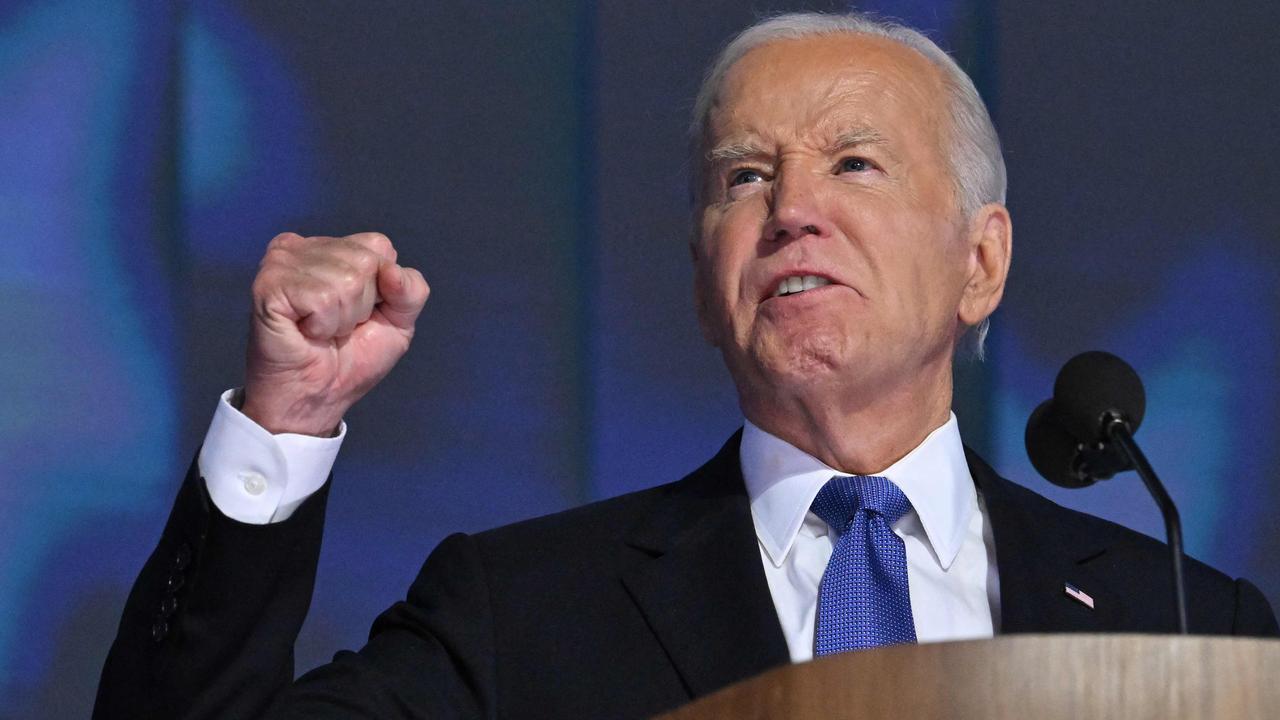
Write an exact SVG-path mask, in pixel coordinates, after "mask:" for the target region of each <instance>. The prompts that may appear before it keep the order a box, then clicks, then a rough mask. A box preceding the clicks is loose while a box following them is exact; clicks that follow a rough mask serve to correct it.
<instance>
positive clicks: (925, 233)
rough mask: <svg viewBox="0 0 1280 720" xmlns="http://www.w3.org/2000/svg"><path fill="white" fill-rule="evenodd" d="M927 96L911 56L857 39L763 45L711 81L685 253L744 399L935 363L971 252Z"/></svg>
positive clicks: (936, 112) (949, 339) (933, 102)
mask: <svg viewBox="0 0 1280 720" xmlns="http://www.w3.org/2000/svg"><path fill="white" fill-rule="evenodd" d="M944 97H945V95H944V91H943V88H942V81H941V75H940V73H939V71H938V70H937V69H936V68H934V66H933V65H932V64H931V63H930V62H929V61H928V60H926V59H925V58H924V57H923V56H920V55H919V54H918V53H916V52H914V51H912V50H909V49H907V48H905V47H903V46H901V45H898V44H896V43H894V42H891V41H888V40H885V39H883V38H876V37H870V36H861V35H850V34H837V35H829V36H824V37H817V38H806V39H800V40H782V41H777V42H773V43H770V44H767V45H764V46H762V47H759V48H756V49H754V50H752V51H751V52H749V53H748V54H747V55H745V56H744V57H743V58H742V59H741V60H740V61H738V62H737V63H736V64H735V65H734V66H733V67H732V68H731V69H730V71H729V73H728V74H727V75H726V77H725V79H724V82H723V84H722V85H721V89H720V93H719V95H718V99H717V102H716V103H715V105H714V107H713V108H712V111H711V115H710V118H709V122H708V127H707V135H706V140H705V143H704V148H705V149H706V150H707V151H708V156H709V157H710V158H711V159H709V160H707V162H706V165H705V166H704V168H705V172H704V175H705V180H704V183H703V187H702V196H701V197H702V208H701V221H700V236H699V238H698V239H697V240H695V241H694V247H693V249H694V261H695V265H696V283H697V287H696V290H697V300H698V309H699V319H700V321H701V323H702V327H703V331H704V333H705V334H706V335H707V338H708V339H709V340H710V341H711V342H712V343H713V344H714V345H716V346H717V347H719V348H720V349H721V351H722V353H723V354H724V357H725V360H726V363H727V364H728V366H729V370H730V372H731V373H732V374H733V376H734V379H735V381H736V383H737V385H738V389H739V394H740V396H741V399H742V401H743V404H744V408H745V407H747V406H750V405H752V404H753V403H755V402H765V403H768V402H770V400H769V399H768V398H771V397H774V396H775V395H776V394H777V393H778V392H780V391H781V392H786V391H788V390H789V389H790V390H796V389H801V390H803V389H804V388H806V387H807V388H810V389H813V388H817V389H823V388H825V387H827V386H829V385H830V384H831V383H838V384H839V385H840V386H841V387H846V388H847V387H849V386H850V383H853V384H854V386H855V387H857V388H861V389H863V390H867V391H871V392H874V391H876V390H877V389H886V388H890V387H893V386H894V384H895V383H900V382H901V381H903V380H907V381H910V380H911V378H914V377H924V376H928V375H929V373H928V372H926V370H927V369H928V368H932V369H934V370H936V369H937V368H940V367H943V366H945V368H946V369H947V370H948V372H949V368H950V361H951V353H952V351H953V346H954V341H955V337H956V332H957V327H958V325H957V307H958V305H959V304H960V302H961V298H962V294H963V291H964V286H965V282H966V277H967V276H968V274H969V268H970V266H971V258H970V252H969V248H968V247H967V245H968V244H967V242H966V224H965V223H964V222H963V220H962V218H961V217H960V213H959V211H958V209H957V203H956V199H955V196H954V190H953V188H954V185H953V182H952V177H951V175H950V167H949V165H948V163H947V158H946V142H947V139H946V137H947V127H948V126H947V125H946V120H945V118H944V112H945V104H944V102H945V101H944ZM814 278H817V281H816V282H817V285H818V286H817V287H814V288H813V289H806V290H803V291H802V292H798V293H794V294H780V291H783V292H787V293H790V292H791V291H792V290H797V289H803V288H809V287H811V286H813V285H814V284H815V280H814ZM797 284H799V287H797ZM784 287H785V289H784ZM934 374H936V373H934ZM749 414H750V413H749Z"/></svg>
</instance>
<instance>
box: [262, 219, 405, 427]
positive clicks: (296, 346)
mask: <svg viewBox="0 0 1280 720" xmlns="http://www.w3.org/2000/svg"><path fill="white" fill-rule="evenodd" d="M429 293H430V288H429V287H428V286H427V281H426V280H425V279H424V278H423V277H422V273H420V272H418V271H417V270H414V269H413V268H406V267H401V266H400V265H397V264H396V250H395V248H394V247H392V245H391V241H390V240H388V239H387V237H386V236H385V235H381V234H379V233H358V234H356V235H348V236H346V237H340V238H333V237H310V238H304V237H301V236H299V235H296V234H294V233H284V234H282V235H277V236H276V237H275V238H274V239H273V240H272V241H271V244H270V245H268V246H267V253H266V255H265V256H264V257H263V258H262V264H261V266H260V267H259V268H258V276H257V278H255V279H254V282H253V319H252V321H251V325H250V330H249V352H248V362H247V368H246V376H245V384H244V404H243V406H242V408H241V410H242V411H243V412H244V414H245V415H247V416H249V418H251V419H252V420H254V421H255V422H257V423H258V424H259V425H261V426H262V427H264V428H266V429H267V430H269V431H271V432H272V433H283V432H292V433H303V434H307V435H318V436H328V435H331V434H333V432H334V431H335V430H336V429H337V427H338V423H339V422H340V421H341V420H342V416H343V415H344V414H345V413H346V411H347V409H348V408H350V407H351V406H352V405H354V404H355V402H356V401H357V400H359V399H360V398H361V397H363V396H364V394H365V393H367V392H369V390H370V389H371V388H372V387H373V386H374V385H376V384H377V383H378V381H380V380H381V379H382V378H383V377H385V376H386V374H387V373H388V372H390V370H391V368H392V367H393V366H394V365H395V364H396V362H397V361H398V360H399V359H400V357H401V356H402V355H404V353H405V351H406V350H408V349H409V341H410V340H412V339H413V324H414V321H415V320H417V318H418V313H419V312H421V311H422V306H423V304H424V303H426V301H427V295H428V294H429Z"/></svg>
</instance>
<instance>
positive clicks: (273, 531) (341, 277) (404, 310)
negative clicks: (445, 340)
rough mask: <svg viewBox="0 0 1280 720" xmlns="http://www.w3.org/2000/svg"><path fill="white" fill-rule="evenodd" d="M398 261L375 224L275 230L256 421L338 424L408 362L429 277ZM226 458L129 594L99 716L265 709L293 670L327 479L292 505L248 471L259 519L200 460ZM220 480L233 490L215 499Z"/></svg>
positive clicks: (259, 335)
mask: <svg viewBox="0 0 1280 720" xmlns="http://www.w3.org/2000/svg"><path fill="white" fill-rule="evenodd" d="M396 258H397V253H396V250H395V248H394V247H392V245H391V242H390V241H389V240H388V239H387V238H386V237H385V236H383V235H380V234H377V233H361V234H357V235H351V236H348V237H343V238H329V237H318V238H302V237H300V236H298V235H294V234H292V233H286V234H283V235H279V236H277V237H276V238H275V239H273V240H272V241H271V244H270V245H269V246H268V248H267V252H266V255H265V257H264V258H263V260H262V263H261V265H260V267H259V270H258V275H257V277H256V278H255V280H254V284H253V314H252V319H251V322H250V331H249V351H248V357H247V363H246V376H245V391H244V402H243V405H242V408H241V410H242V411H243V413H244V416H245V417H246V418H248V419H249V420H251V421H252V423H250V426H252V427H253V429H254V430H262V431H263V432H264V433H266V434H268V435H284V434H291V435H312V436H316V437H331V436H333V435H334V432H335V429H336V428H338V427H339V424H340V422H341V419H342V417H343V415H345V413H346V412H347V410H348V409H349V408H350V407H351V406H352V405H353V404H354V403H355V402H357V401H358V400H359V399H360V398H361V397H363V396H364V394H365V393H367V392H368V391H369V390H370V389H371V388H372V387H373V386H374V385H376V384H377V383H378V382H379V381H380V380H381V379H382V378H383V377H384V376H385V375H386V374H387V373H388V372H389V371H390V370H391V368H392V367H393V366H394V365H395V363H396V362H397V361H399V359H400V357H401V356H402V355H403V354H404V353H405V351H407V350H408V348H409V343H410V341H411V340H412V338H413V333H414V323H415V321H416V320H417V317H418V314H419V312H420V311H421V310H422V306H423V304H424V303H425V302H426V299H427V295H428V294H429V292H430V290H429V288H428V287H427V283H426V281H425V280H424V279H423V277H422V274H421V273H419V272H418V271H417V270H414V269H412V268H405V267H401V266H400V265H399V264H397V263H396ZM252 434H253V433H249V434H247V435H245V436H244V437H246V438H249V439H250V440H251V439H252V438H251V437H250V436H251V435H252ZM277 452H278V451H277ZM217 464H218V458H210V457H203V456H202V457H201V459H200V463H199V465H197V466H193V468H192V471H191V472H189V473H188V476H187V479H186V481H185V482H184V483H183V486H182V489H181V490H180V492H179V494H178V499H177V502H176V504H175V507H174V510H173V514H172V516H171V517H170V519H169V523H168V525H167V526H166V528H165V530H164V533H163V535H162V537H161V540H160V543H159V546H158V547H157V549H156V551H155V552H154V553H153V554H152V556H151V558H150V559H149V560H148V562H147V563H146V565H145V567H144V568H143V571H142V574H141V575H140V576H139V578H138V580H137V582H136V583H135V585H134V588H133V590H132V592H131V593H130V596H129V600H128V602H127V604H126V607H125V613H124V618H123V619H122V621H121V625H120V630H119V635H118V636H117V639H116V642H115V643H114V644H113V646H112V650H111V652H110V655H109V657H108V660H107V663H106V666H105V667H104V670H103V675H102V681H101V683H100V686H99V691H98V704H97V706H96V708H95V711H94V716H95V717H96V718H117V717H119V718H125V717H128V718H142V717H163V718H171V717H219V718H221V717H256V716H258V715H260V713H261V712H262V710H263V709H264V708H265V707H266V705H267V704H268V703H269V702H270V701H271V699H272V698H273V697H274V695H275V694H277V693H278V692H279V691H280V690H281V689H282V688H283V687H285V686H286V685H287V684H288V683H289V682H291V681H292V679H293V643H294V640H295V638H296V636H297V632H298V629H299V628H300V626H301V624H302V620H303V618H304V617H305V616H306V612H307V608H308V606H309V605H310V602H311V591H312V587H313V585H314V580H315V569H316V562H317V559H318V556H319V550H320V537H321V528H322V520H323V515H324V504H325V495H326V491H325V490H324V489H321V491H320V492H317V493H316V494H315V495H313V496H311V497H309V498H307V499H305V501H301V500H302V498H301V496H300V497H298V498H295V499H296V500H299V501H301V504H300V505H298V506H297V509H296V510H294V509H293V507H291V501H290V498H287V497H285V493H284V492H283V491H282V490H281V488H278V487H272V486H269V485H266V484H265V483H262V482H260V480H261V478H254V479H253V480H252V482H249V481H248V480H246V482H247V483H248V484H245V485H244V488H249V487H250V486H254V488H255V489H254V492H251V493H250V494H254V493H257V492H262V493H265V494H267V495H270V496H271V497H270V501H271V507H270V508H269V512H258V509H260V508H258V507H257V506H258V505H261V503H252V502H250V503H248V505H247V507H248V508H249V513H248V515H247V516H246V515H242V514H240V513H238V512H237V511H236V509H234V508H232V505H234V504H236V502H237V499H238V498H237V497H236V496H235V493H234V490H232V491H230V492H225V491H227V488H228V487H231V488H234V487H235V486H234V484H232V485H231V486H228V485H226V484H215V485H213V486H207V485H206V483H205V481H204V480H205V479H204V478H202V477H201V476H200V472H199V471H197V467H204V466H206V465H210V466H213V465H217ZM210 472H213V471H212V470H210ZM216 474H217V473H215V475H216ZM246 477H248V476H246ZM210 487H212V488H213V489H214V490H215V491H216V492H221V493H223V497H221V498H219V499H218V505H215V504H214V503H213V502H212V501H211V500H210V496H209V489H210ZM263 487H266V488H267V490H262V489H261V488H263ZM215 497H218V496H217V495H216V494H215ZM239 499H244V498H239ZM227 503H230V504H227ZM219 506H224V507H228V508H229V512H233V513H236V516H237V517H246V518H247V519H250V520H252V521H253V522H261V523H268V524H261V525H252V524H245V523H241V522H238V521H236V520H232V519H231V518H228V517H227V516H225V515H224V514H223V513H222V512H220V511H219V509H218V507H219ZM241 510H244V508H241ZM291 511H292V514H291ZM285 518H287V519H285ZM273 520H274V521H279V522H274V523H272V522H271V521H273Z"/></svg>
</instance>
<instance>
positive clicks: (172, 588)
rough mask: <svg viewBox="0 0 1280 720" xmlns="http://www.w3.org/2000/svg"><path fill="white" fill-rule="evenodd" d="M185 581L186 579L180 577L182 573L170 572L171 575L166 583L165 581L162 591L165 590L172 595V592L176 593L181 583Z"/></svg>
mask: <svg viewBox="0 0 1280 720" xmlns="http://www.w3.org/2000/svg"><path fill="white" fill-rule="evenodd" d="M185 580H186V578H184V577H183V576H182V573H180V572H177V571H176V570H175V571H174V572H172V573H170V574H169V579H168V580H166V581H165V583H164V589H165V590H167V591H169V592H171V593H172V592H177V591H178V588H180V587H182V583H183V582H184V581H185Z"/></svg>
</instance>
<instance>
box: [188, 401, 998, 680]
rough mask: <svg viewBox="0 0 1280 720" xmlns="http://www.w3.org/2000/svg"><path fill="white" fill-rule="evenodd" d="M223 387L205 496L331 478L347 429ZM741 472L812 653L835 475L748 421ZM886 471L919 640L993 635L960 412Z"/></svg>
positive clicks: (991, 568)
mask: <svg viewBox="0 0 1280 720" xmlns="http://www.w3.org/2000/svg"><path fill="white" fill-rule="evenodd" d="M236 392H237V391H234V390H228V391H227V392H225V393H223V394H222V398H221V399H220V401H219V403H218V409H217V410H216V411H215V412H214V415H213V422H212V423H211V424H210V426H209V432H208V433H207V434H206V435H205V440H204V445H203V446H202V447H201V450H200V458H199V460H198V464H199V469H200V474H201V476H203V477H204V478H205V482H206V484H207V487H208V489H209V497H210V498H211V499H212V500H213V503H214V504H215V505H216V506H217V507H218V509H219V510H220V511H222V513H223V514H224V515H226V516H227V517H230V518H232V519H234V520H238V521H240V522H244V523H252V524H257V525H262V524H266V523H272V522H282V521H284V520H286V519H288V518H289V516H290V515H291V514H292V513H293V511H294V510H296V509H297V507H298V506H299V505H301V504H302V501H304V500H306V499H307V498H308V497H309V496H311V495H312V494H313V493H315V492H316V491H317V490H319V489H320V487H321V486H323V485H324V482H325V480H326V478H328V476H329V472H330V470H331V469H332V467H333V463H334V460H335V459H336V458H337V455H338V449H339V448H340V447H341V445H342V440H343V438H344V437H346V431H347V426H346V423H343V424H342V425H341V426H340V427H339V431H338V434H337V436H335V437H332V438H317V437H312V436H309V435H295V434H291V433H286V434H280V435H272V434H271V433H270V432H268V431H267V430H265V429H263V428H262V427H261V426H259V425H258V424H257V423H255V422H253V421H252V420H250V419H249V418H248V417H247V416H245V415H244V414H243V413H241V412H240V411H239V410H238V409H237V408H236V407H235V405H234V404H233V401H234V399H235V395H236ZM740 457H741V460H742V474H743V478H744V479H745V480H746V486H747V493H748V495H749V496H750V498H751V515H752V519H753V520H754V522H755V528H756V537H757V539H758V540H759V545H760V558H761V561H762V562H763V564H764V572H765V576H766V578H767V579H768V582H769V591H770V592H771V593H772V595H773V604H774V606H775V607H776V608H777V612H778V621H779V622H780V623H781V626H782V632H783V634H784V635H785V636H786V639H787V647H788V648H789V650H790V653H791V660H792V662H803V661H805V660H809V659H811V658H812V657H813V619H814V615H815V613H816V611H817V604H818V582H819V581H820V580H821V579H822V573H823V570H824V569H825V568H826V566H827V560H828V559H829V558H830V557H831V549H832V541H831V537H830V534H829V529H828V527H827V524H826V523H825V522H823V521H822V520H821V519H819V518H818V517H817V516H816V515H814V514H813V513H811V512H809V506H810V505H811V504H812V503H813V498H814V497H815V496H816V495H817V494H818V490H819V489H821V488H822V486H823V484H824V483H826V482H827V480H829V479H831V477H832V476H833V475H840V474H847V473H838V472H836V471H834V470H832V469H831V468H829V467H827V466H826V465H825V464H823V463H822V462H821V461H820V460H818V459H817V458H814V457H813V456H811V455H809V454H807V453H805V452H804V451H802V450H800V449H798V448H796V447H794V446H792V445H790V444H788V443H786V442H785V441H783V440H780V439H779V438H776V437H774V436H773V435H770V434H769V433H767V432H765V431H763V430H761V429H760V428H758V427H756V426H755V425H752V424H751V423H750V422H749V421H748V422H747V423H746V425H745V429H744V431H743V434H742V447H741V450H740ZM877 474H878V475H883V476H885V477H887V478H888V479H889V480H890V481H892V482H893V483H894V484H895V485H897V486H898V487H899V488H900V489H901V490H902V492H903V494H905V495H906V496H907V499H908V500H910V501H911V506H912V508H913V509H912V510H911V511H910V512H908V513H907V514H906V515H904V516H902V518H900V519H899V520H898V522H896V523H894V526H893V530H894V532H895V533H897V534H898V535H899V536H900V537H901V538H902V539H903V541H904V543H905V544H906V555H907V583H908V586H909V588H910V592H911V612H912V615H913V617H914V618H915V625H916V638H917V639H918V640H919V641H920V642H937V641H942V640H958V639H963V638H981V637H991V636H992V633H993V631H994V630H995V629H996V628H995V625H994V619H995V618H998V617H999V607H1000V605H999V594H998V593H999V584H998V582H997V581H996V569H995V552H994V547H993V545H992V544H991V533H990V529H989V528H988V526H987V523H986V522H985V512H984V510H983V509H982V505H981V499H980V498H979V497H978V495H977V492H976V490H975V489H974V485H973V479H972V478H971V477H970V475H969V467H968V465H967V464H966V463H965V459H964V448H963V446H962V445H961V443H960V433H959V429H958V427H957V425H956V419H955V415H952V416H951V418H950V419H949V420H948V421H947V423H946V424H945V425H943V426H942V427H940V428H938V429H937V430H935V431H934V432H933V433H932V434H930V435H929V437H927V438H925V441H924V442H923V443H921V444H920V446H919V447H917V448H916V449H915V450H913V451H911V452H910V453H908V454H907V456H906V457H904V458H902V459H901V460H899V461H898V462H896V463H894V464H893V465H892V466H891V467H889V468H887V469H885V470H884V471H883V472H881V473H877Z"/></svg>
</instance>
